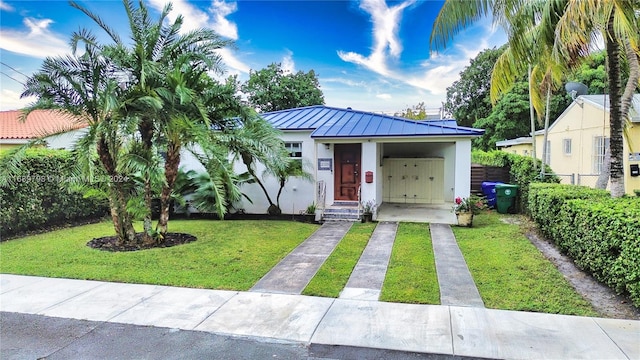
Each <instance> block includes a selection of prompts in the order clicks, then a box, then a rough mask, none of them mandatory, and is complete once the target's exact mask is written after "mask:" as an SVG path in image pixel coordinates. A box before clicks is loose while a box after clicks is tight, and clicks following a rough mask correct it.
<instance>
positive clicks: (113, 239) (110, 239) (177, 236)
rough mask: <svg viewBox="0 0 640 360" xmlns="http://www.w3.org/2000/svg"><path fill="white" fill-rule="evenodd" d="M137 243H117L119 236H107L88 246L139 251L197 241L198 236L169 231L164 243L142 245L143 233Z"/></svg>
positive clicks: (111, 249)
mask: <svg viewBox="0 0 640 360" xmlns="http://www.w3.org/2000/svg"><path fill="white" fill-rule="evenodd" d="M136 240H137V243H138V244H136V245H125V246H122V245H120V246H118V245H116V243H117V241H118V237H117V236H105V237H101V238H95V239H93V240H91V241H89V242H88V243H87V246H88V247H90V248H93V249H98V250H104V251H138V250H146V249H154V248H166V247H171V246H176V245H182V244H186V243H190V242H193V241H196V240H197V238H196V237H195V236H193V235H189V234H183V233H167V234H166V235H165V238H164V241H163V242H162V243H156V244H152V245H142V233H137V234H136Z"/></svg>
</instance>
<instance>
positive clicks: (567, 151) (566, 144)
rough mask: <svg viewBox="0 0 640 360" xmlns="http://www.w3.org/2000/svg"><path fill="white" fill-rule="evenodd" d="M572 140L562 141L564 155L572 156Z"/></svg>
mask: <svg viewBox="0 0 640 360" xmlns="http://www.w3.org/2000/svg"><path fill="white" fill-rule="evenodd" d="M571 145H572V144H571V139H569V138H567V139H562V153H563V154H565V155H571V150H572V149H571Z"/></svg>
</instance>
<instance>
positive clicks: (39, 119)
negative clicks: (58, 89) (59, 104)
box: [0, 110, 86, 150]
mask: <svg viewBox="0 0 640 360" xmlns="http://www.w3.org/2000/svg"><path fill="white" fill-rule="evenodd" d="M20 115H21V110H10V111H0V150H9V149H13V148H15V147H18V146H20V145H23V144H26V143H28V142H29V141H31V140H35V139H38V138H41V137H43V136H46V135H49V134H54V133H56V134H58V133H60V134H59V135H55V136H50V137H47V138H46V139H45V140H46V142H47V147H49V148H52V149H69V148H71V147H72V146H73V144H74V143H75V141H76V140H77V138H78V137H79V136H80V135H81V134H82V133H83V132H84V131H86V130H84V128H85V127H86V125H85V124H82V123H79V122H77V121H75V120H74V119H73V118H72V117H70V116H68V115H64V114H61V113H60V112H56V111H53V110H35V111H33V112H31V113H30V114H29V116H28V117H27V119H26V120H25V121H20Z"/></svg>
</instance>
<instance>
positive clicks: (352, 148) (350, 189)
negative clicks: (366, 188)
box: [334, 144, 362, 201]
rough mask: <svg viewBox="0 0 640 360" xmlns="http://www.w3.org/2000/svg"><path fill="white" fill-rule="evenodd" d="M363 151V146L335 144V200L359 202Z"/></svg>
mask: <svg viewBox="0 0 640 360" xmlns="http://www.w3.org/2000/svg"><path fill="white" fill-rule="evenodd" d="M361 149H362V145H361V144H335V146H334V154H335V158H336V173H335V179H334V199H335V200H342V201H358V188H359V187H360V154H361Z"/></svg>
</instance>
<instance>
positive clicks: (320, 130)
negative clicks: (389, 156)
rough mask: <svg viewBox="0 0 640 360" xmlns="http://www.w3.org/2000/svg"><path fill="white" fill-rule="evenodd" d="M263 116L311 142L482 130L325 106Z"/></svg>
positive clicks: (465, 134) (477, 133) (448, 122)
mask: <svg viewBox="0 0 640 360" xmlns="http://www.w3.org/2000/svg"><path fill="white" fill-rule="evenodd" d="M261 116H262V117H263V118H264V119H265V120H267V121H268V122H269V123H271V124H272V125H273V126H274V127H275V128H278V129H280V130H312V131H313V132H312V133H311V137H312V138H357V137H389V136H410V137H425V136H462V137H476V136H480V135H482V134H483V133H484V130H482V129H473V128H468V127H463V126H458V125H457V124H456V121H455V120H451V119H444V120H428V121H415V120H410V119H404V118H401V117H396V116H390V115H384V114H376V113H372V112H366V111H358V110H352V109H350V108H349V109H340V108H333V107H328V106H324V105H316V106H309V107H303V108H296V109H288V110H281V111H273V112H268V113H264V114H261Z"/></svg>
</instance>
